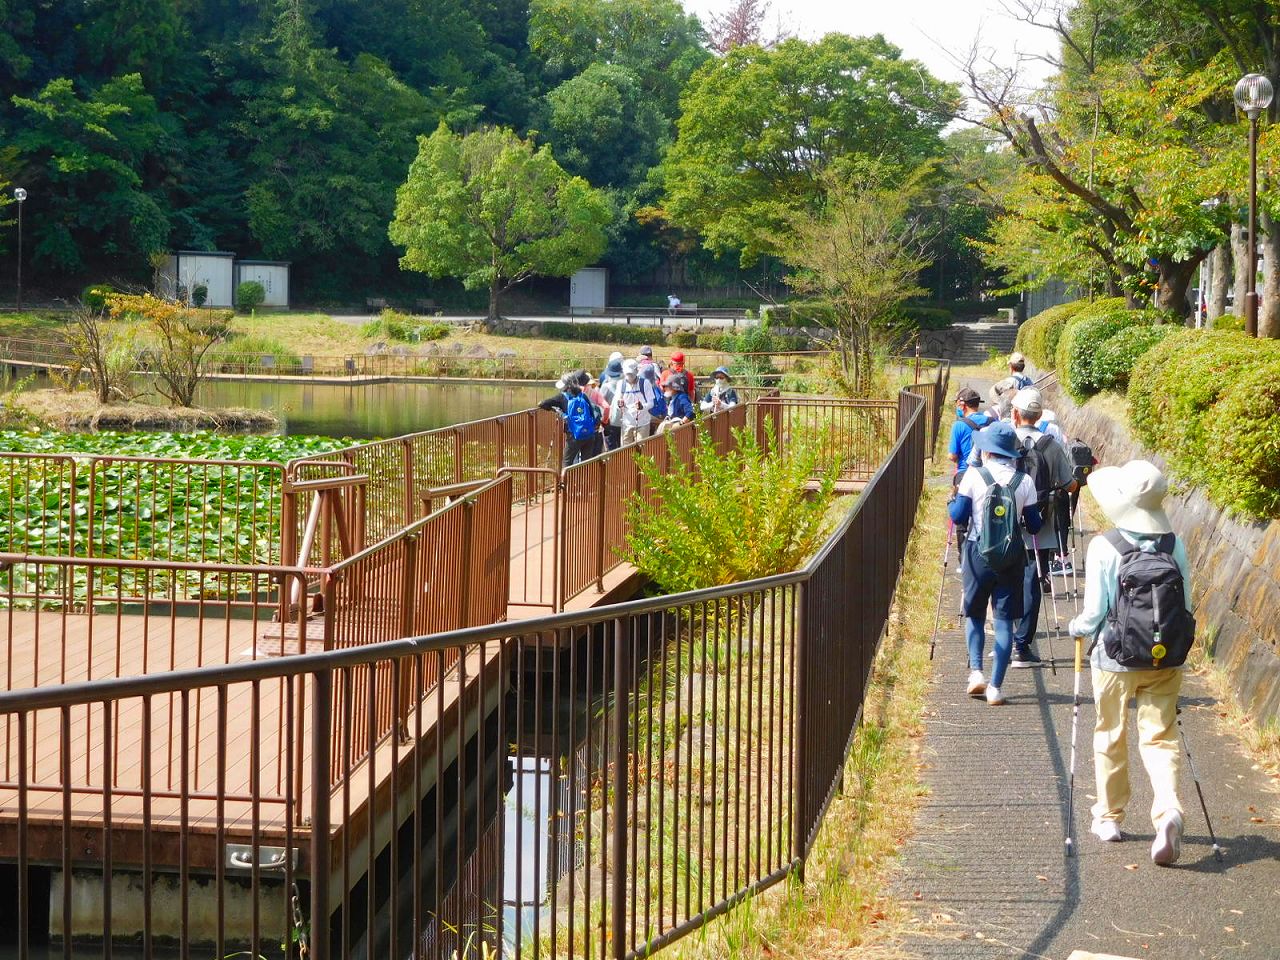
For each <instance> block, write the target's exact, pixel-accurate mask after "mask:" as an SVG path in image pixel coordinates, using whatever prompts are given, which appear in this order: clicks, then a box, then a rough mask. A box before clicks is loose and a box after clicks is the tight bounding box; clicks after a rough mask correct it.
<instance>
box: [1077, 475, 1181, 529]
mask: <svg viewBox="0 0 1280 960" xmlns="http://www.w3.org/2000/svg"><path fill="white" fill-rule="evenodd" d="M1089 490H1090V492H1091V493H1092V494H1093V498H1094V499H1095V500H1097V501H1098V506H1099V507H1101V508H1102V512H1103V513H1105V514H1106V515H1107V519H1108V520H1110V521H1111V522H1112V523H1114V524H1115V525H1116V526H1117V527H1119V528H1120V529H1121V530H1128V531H1130V532H1132V533H1171V532H1172V531H1173V524H1172V523H1170V522H1169V515H1168V514H1167V513H1165V511H1164V498H1165V494H1167V493H1168V492H1169V481H1168V480H1167V479H1166V478H1165V475H1164V474H1163V473H1161V472H1160V468H1159V467H1157V466H1156V465H1155V464H1154V463H1149V462H1147V461H1146V460H1130V461H1129V462H1128V463H1126V464H1125V465H1124V466H1123V467H1099V468H1098V469H1096V470H1094V471H1093V472H1092V473H1091V474H1089Z"/></svg>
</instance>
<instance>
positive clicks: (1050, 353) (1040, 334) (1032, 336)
mask: <svg viewBox="0 0 1280 960" xmlns="http://www.w3.org/2000/svg"><path fill="white" fill-rule="evenodd" d="M1087 306H1089V301H1087V300H1074V301H1072V302H1071V303H1061V304H1058V306H1056V307H1050V308H1049V309H1048V310H1042V311H1040V313H1037V314H1036V315H1035V316H1034V317H1031V318H1030V319H1029V320H1027V321H1026V322H1025V323H1024V324H1023V325H1022V326H1021V327H1019V328H1018V340H1017V347H1018V349H1019V350H1020V351H1021V352H1022V353H1025V354H1026V355H1027V359H1029V360H1030V361H1031V362H1032V363H1034V364H1035V365H1036V366H1037V367H1041V368H1043V369H1046V370H1047V369H1050V368H1052V367H1053V364H1054V362H1055V359H1054V358H1055V356H1056V355H1057V351H1058V338H1059V337H1060V336H1061V335H1062V330H1063V328H1064V327H1066V325H1067V323H1068V322H1069V321H1071V320H1072V319H1073V318H1074V317H1075V315H1076V314H1078V313H1079V312H1080V311H1081V310H1083V309H1084V308H1085V307H1087Z"/></svg>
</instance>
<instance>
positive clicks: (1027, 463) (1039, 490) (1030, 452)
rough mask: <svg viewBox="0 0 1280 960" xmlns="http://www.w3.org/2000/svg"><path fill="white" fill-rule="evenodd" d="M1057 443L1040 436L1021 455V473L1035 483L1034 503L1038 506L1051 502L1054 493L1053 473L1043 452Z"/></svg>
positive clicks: (1045, 436)
mask: <svg viewBox="0 0 1280 960" xmlns="http://www.w3.org/2000/svg"><path fill="white" fill-rule="evenodd" d="M1057 442H1058V441H1057V440H1055V439H1053V437H1051V436H1049V435H1048V434H1047V433H1044V434H1041V435H1040V436H1038V437H1037V438H1036V439H1035V441H1034V442H1033V443H1032V444H1031V445H1030V446H1028V447H1026V452H1025V453H1023V454H1022V471H1023V473H1025V474H1026V475H1027V476H1029V477H1030V478H1031V479H1032V480H1033V481H1034V482H1035V485H1036V503H1037V504H1039V505H1040V506H1043V505H1044V504H1046V503H1048V502H1049V501H1051V500H1052V499H1053V497H1054V494H1055V492H1056V491H1055V489H1054V487H1053V473H1052V471H1051V470H1050V468H1049V459H1048V458H1047V457H1046V456H1045V451H1046V450H1048V449H1049V444H1051V443H1057Z"/></svg>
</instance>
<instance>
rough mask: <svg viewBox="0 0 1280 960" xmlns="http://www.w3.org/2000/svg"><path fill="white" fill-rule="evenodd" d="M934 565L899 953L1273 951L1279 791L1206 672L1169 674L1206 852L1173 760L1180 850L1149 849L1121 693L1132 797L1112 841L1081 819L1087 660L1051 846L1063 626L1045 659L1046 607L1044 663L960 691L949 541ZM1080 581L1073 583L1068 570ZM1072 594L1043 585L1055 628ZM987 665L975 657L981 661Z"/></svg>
mask: <svg viewBox="0 0 1280 960" xmlns="http://www.w3.org/2000/svg"><path fill="white" fill-rule="evenodd" d="M1081 562H1082V563H1083V557H1082V558H1081ZM947 580H948V582H947V586H946V598H945V600H944V607H943V611H944V614H943V622H942V629H941V631H940V633H939V637H938V645H937V654H936V659H935V661H934V682H933V685H932V687H931V690H930V694H929V698H928V703H927V705H926V715H925V716H926V724H927V734H926V737H925V743H924V755H923V759H924V763H925V766H926V769H925V773H924V779H925V783H926V786H927V788H928V795H927V796H926V797H925V799H924V801H923V806H922V808H921V810H920V812H919V815H918V818H917V823H916V829H915V832H914V835H913V837H912V838H911V840H910V841H909V842H908V844H907V846H906V847H905V849H904V851H903V862H902V867H901V872H900V875H899V878H898V880H897V890H898V893H899V895H900V896H901V897H902V898H903V900H904V901H905V902H906V903H907V904H908V908H909V909H910V910H911V911H912V913H913V918H912V922H911V923H910V924H909V926H908V933H907V935H906V936H905V937H904V939H903V942H902V943H901V948H902V951H903V953H904V954H905V955H907V956H911V957H918V958H935V957H936V958H947V960H952V958H958V960H963V958H970V957H983V958H987V957H992V958H994V957H1001V958H1003V957H1037V958H1040V957H1044V958H1053V960H1066V958H1067V957H1069V956H1070V955H1071V954H1072V952H1073V951H1076V950H1081V951H1089V952H1092V953H1097V954H1110V955H1115V956H1119V957H1139V958H1140V957H1154V958H1161V960H1190V958H1206V957H1208V958H1215V957H1221V958H1238V960H1276V958H1280V795H1278V794H1277V792H1276V791H1275V788H1274V785H1273V784H1272V783H1271V781H1270V780H1269V779H1268V778H1267V777H1266V776H1265V774H1263V773H1262V772H1260V770H1259V769H1258V768H1257V767H1256V766H1255V765H1254V763H1253V762H1252V761H1251V760H1250V759H1249V758H1248V757H1247V755H1246V754H1245V753H1244V751H1243V749H1242V748H1241V747H1240V745H1239V744H1238V742H1237V741H1236V740H1235V739H1234V738H1232V737H1231V736H1229V735H1228V733H1227V732H1226V731H1224V729H1223V726H1224V725H1223V724H1222V723H1221V722H1220V720H1219V718H1218V712H1219V708H1218V705H1217V701H1215V700H1214V698H1213V697H1212V696H1211V694H1210V693H1209V690H1208V688H1207V686H1206V685H1205V683H1204V682H1203V681H1202V680H1201V679H1200V678H1198V677H1196V676H1194V675H1193V674H1190V673H1189V674H1188V676H1187V677H1186V681H1185V683H1184V687H1183V696H1182V705H1183V724H1184V726H1185V728H1186V734H1187V738H1188V741H1189V743H1190V745H1191V751H1192V755H1193V757H1194V758H1195V762H1196V767H1197V770H1198V771H1199V773H1200V777H1201V783H1202V784H1203V787H1204V792H1205V797H1206V800H1207V801H1208V805H1209V814H1210V816H1211V817H1212V819H1213V827H1214V830H1215V832H1216V834H1217V837H1218V842H1219V843H1220V844H1221V846H1222V848H1223V854H1224V856H1223V860H1222V862H1218V861H1216V860H1215V859H1214V856H1213V853H1212V850H1211V847H1210V843H1209V834H1208V831H1207V829H1206V826H1205V818H1204V815H1203V814H1202V813H1201V809H1200V804H1199V801H1198V800H1197V799H1196V794H1195V787H1194V784H1193V783H1192V780H1191V776H1190V770H1189V768H1188V767H1187V766H1186V764H1185V763H1184V765H1183V777H1182V781H1181V783H1180V793H1181V796H1182V802H1183V806H1184V808H1185V810H1186V835H1185V837H1184V840H1183V847H1182V858H1181V860H1180V862H1179V863H1178V864H1177V865H1176V866H1174V867H1157V866H1155V865H1154V864H1152V862H1151V858H1150V846H1151V840H1152V837H1153V835H1154V832H1153V829H1152V826H1151V821H1150V817H1149V813H1148V811H1149V810H1150V804H1151V791H1150V786H1149V784H1148V783H1147V781H1146V777H1145V774H1144V773H1143V771H1142V766H1141V762H1140V761H1139V760H1138V758H1137V756H1136V743H1137V731H1136V728H1135V723H1134V719H1133V718H1134V710H1133V708H1132V706H1131V707H1130V710H1129V713H1130V743H1131V753H1132V758H1133V759H1132V761H1131V766H1130V774H1131V780H1132V783H1133V799H1132V801H1131V804H1130V806H1129V809H1128V818H1127V820H1126V822H1125V824H1124V830H1125V840H1124V841H1123V842H1121V843H1112V844H1104V843H1101V842H1100V841H1098V840H1096V839H1095V838H1094V837H1093V836H1092V835H1091V834H1090V833H1089V823H1090V815H1089V807H1090V805H1091V804H1092V803H1093V800H1094V778H1093V766H1092V752H1091V742H1090V737H1091V734H1092V723H1093V705H1092V701H1091V699H1090V692H1089V675H1088V669H1087V666H1086V669H1085V672H1084V677H1083V681H1082V686H1081V690H1082V705H1081V708H1080V731H1079V741H1078V746H1079V754H1078V758H1077V766H1076V804H1075V807H1076V809H1075V817H1074V823H1075V836H1076V848H1077V855H1076V856H1074V857H1067V856H1066V855H1065V852H1064V844H1063V837H1064V826H1065V823H1066V808H1067V766H1068V763H1069V760H1070V742H1071V700H1072V676H1073V673H1072V664H1071V659H1070V658H1071V649H1070V643H1069V641H1068V639H1067V637H1066V634H1065V629H1064V632H1063V633H1062V635H1061V637H1060V638H1058V639H1055V640H1054V643H1053V652H1054V653H1055V654H1056V656H1057V658H1058V661H1057V664H1058V667H1057V674H1056V676H1055V675H1054V673H1053V672H1052V671H1051V669H1050V667H1049V664H1048V662H1047V659H1048V651H1049V643H1048V638H1047V637H1046V630H1047V631H1048V633H1050V634H1052V633H1053V613H1052V609H1048V610H1046V611H1045V613H1044V614H1042V622H1041V634H1040V639H1039V640H1038V641H1037V647H1038V648H1039V652H1040V654H1041V656H1042V657H1045V659H1046V663H1045V664H1044V665H1043V666H1042V667H1039V668H1032V669H1012V668H1011V669H1010V670H1009V673H1008V676H1007V678H1006V680H1005V684H1004V687H1003V688H1002V689H1003V691H1004V693H1005V696H1006V698H1007V703H1006V705H1004V706H1001V707H991V706H988V705H987V704H986V702H985V701H983V700H973V699H970V698H969V697H968V696H966V695H965V689H964V684H965V680H966V677H967V674H968V665H967V655H966V653H965V646H964V638H963V634H962V632H961V630H960V629H959V628H960V620H959V617H958V610H959V605H960V579H959V576H958V571H957V569H956V563H955V556H954V552H953V554H952V562H951V569H950V570H949V572H948V575H947ZM1079 587H1080V591H1081V592H1082V593H1083V589H1084V580H1083V577H1081V578H1080V580H1079ZM1046 606H1051V605H1050V604H1048V598H1046ZM1074 609H1075V607H1074V604H1073V602H1072V601H1071V600H1070V599H1065V598H1063V597H1062V596H1061V595H1060V596H1059V612H1060V616H1061V623H1062V626H1063V627H1064V628H1065V626H1066V622H1067V620H1068V619H1069V616H1070V614H1071V613H1073V612H1074ZM989 643H990V639H989V638H988V645H989ZM989 665H990V660H989V659H988V660H987V670H988V671H989V669H990V667H989Z"/></svg>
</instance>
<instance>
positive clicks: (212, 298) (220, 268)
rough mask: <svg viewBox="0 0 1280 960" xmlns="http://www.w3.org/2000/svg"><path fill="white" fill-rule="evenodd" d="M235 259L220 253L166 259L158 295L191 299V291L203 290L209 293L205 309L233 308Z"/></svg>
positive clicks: (187, 252)
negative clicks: (166, 263)
mask: <svg viewBox="0 0 1280 960" xmlns="http://www.w3.org/2000/svg"><path fill="white" fill-rule="evenodd" d="M235 258H236V255H235V254H234V253H224V252H222V251H219V250H179V251H177V252H176V253H174V254H173V255H171V256H170V257H169V264H168V266H167V267H166V269H165V271H164V274H163V275H162V276H161V278H160V290H161V293H162V294H163V295H164V296H166V297H169V298H170V299H174V300H176V299H178V294H179V293H182V295H183V296H184V297H185V298H186V299H190V298H191V291H192V290H194V289H195V288H196V287H198V286H203V287H204V288H205V289H206V290H207V291H208V294H207V296H206V297H205V301H204V303H205V306H207V307H231V306H234V305H235V286H234V282H233V281H234V278H235Z"/></svg>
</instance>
